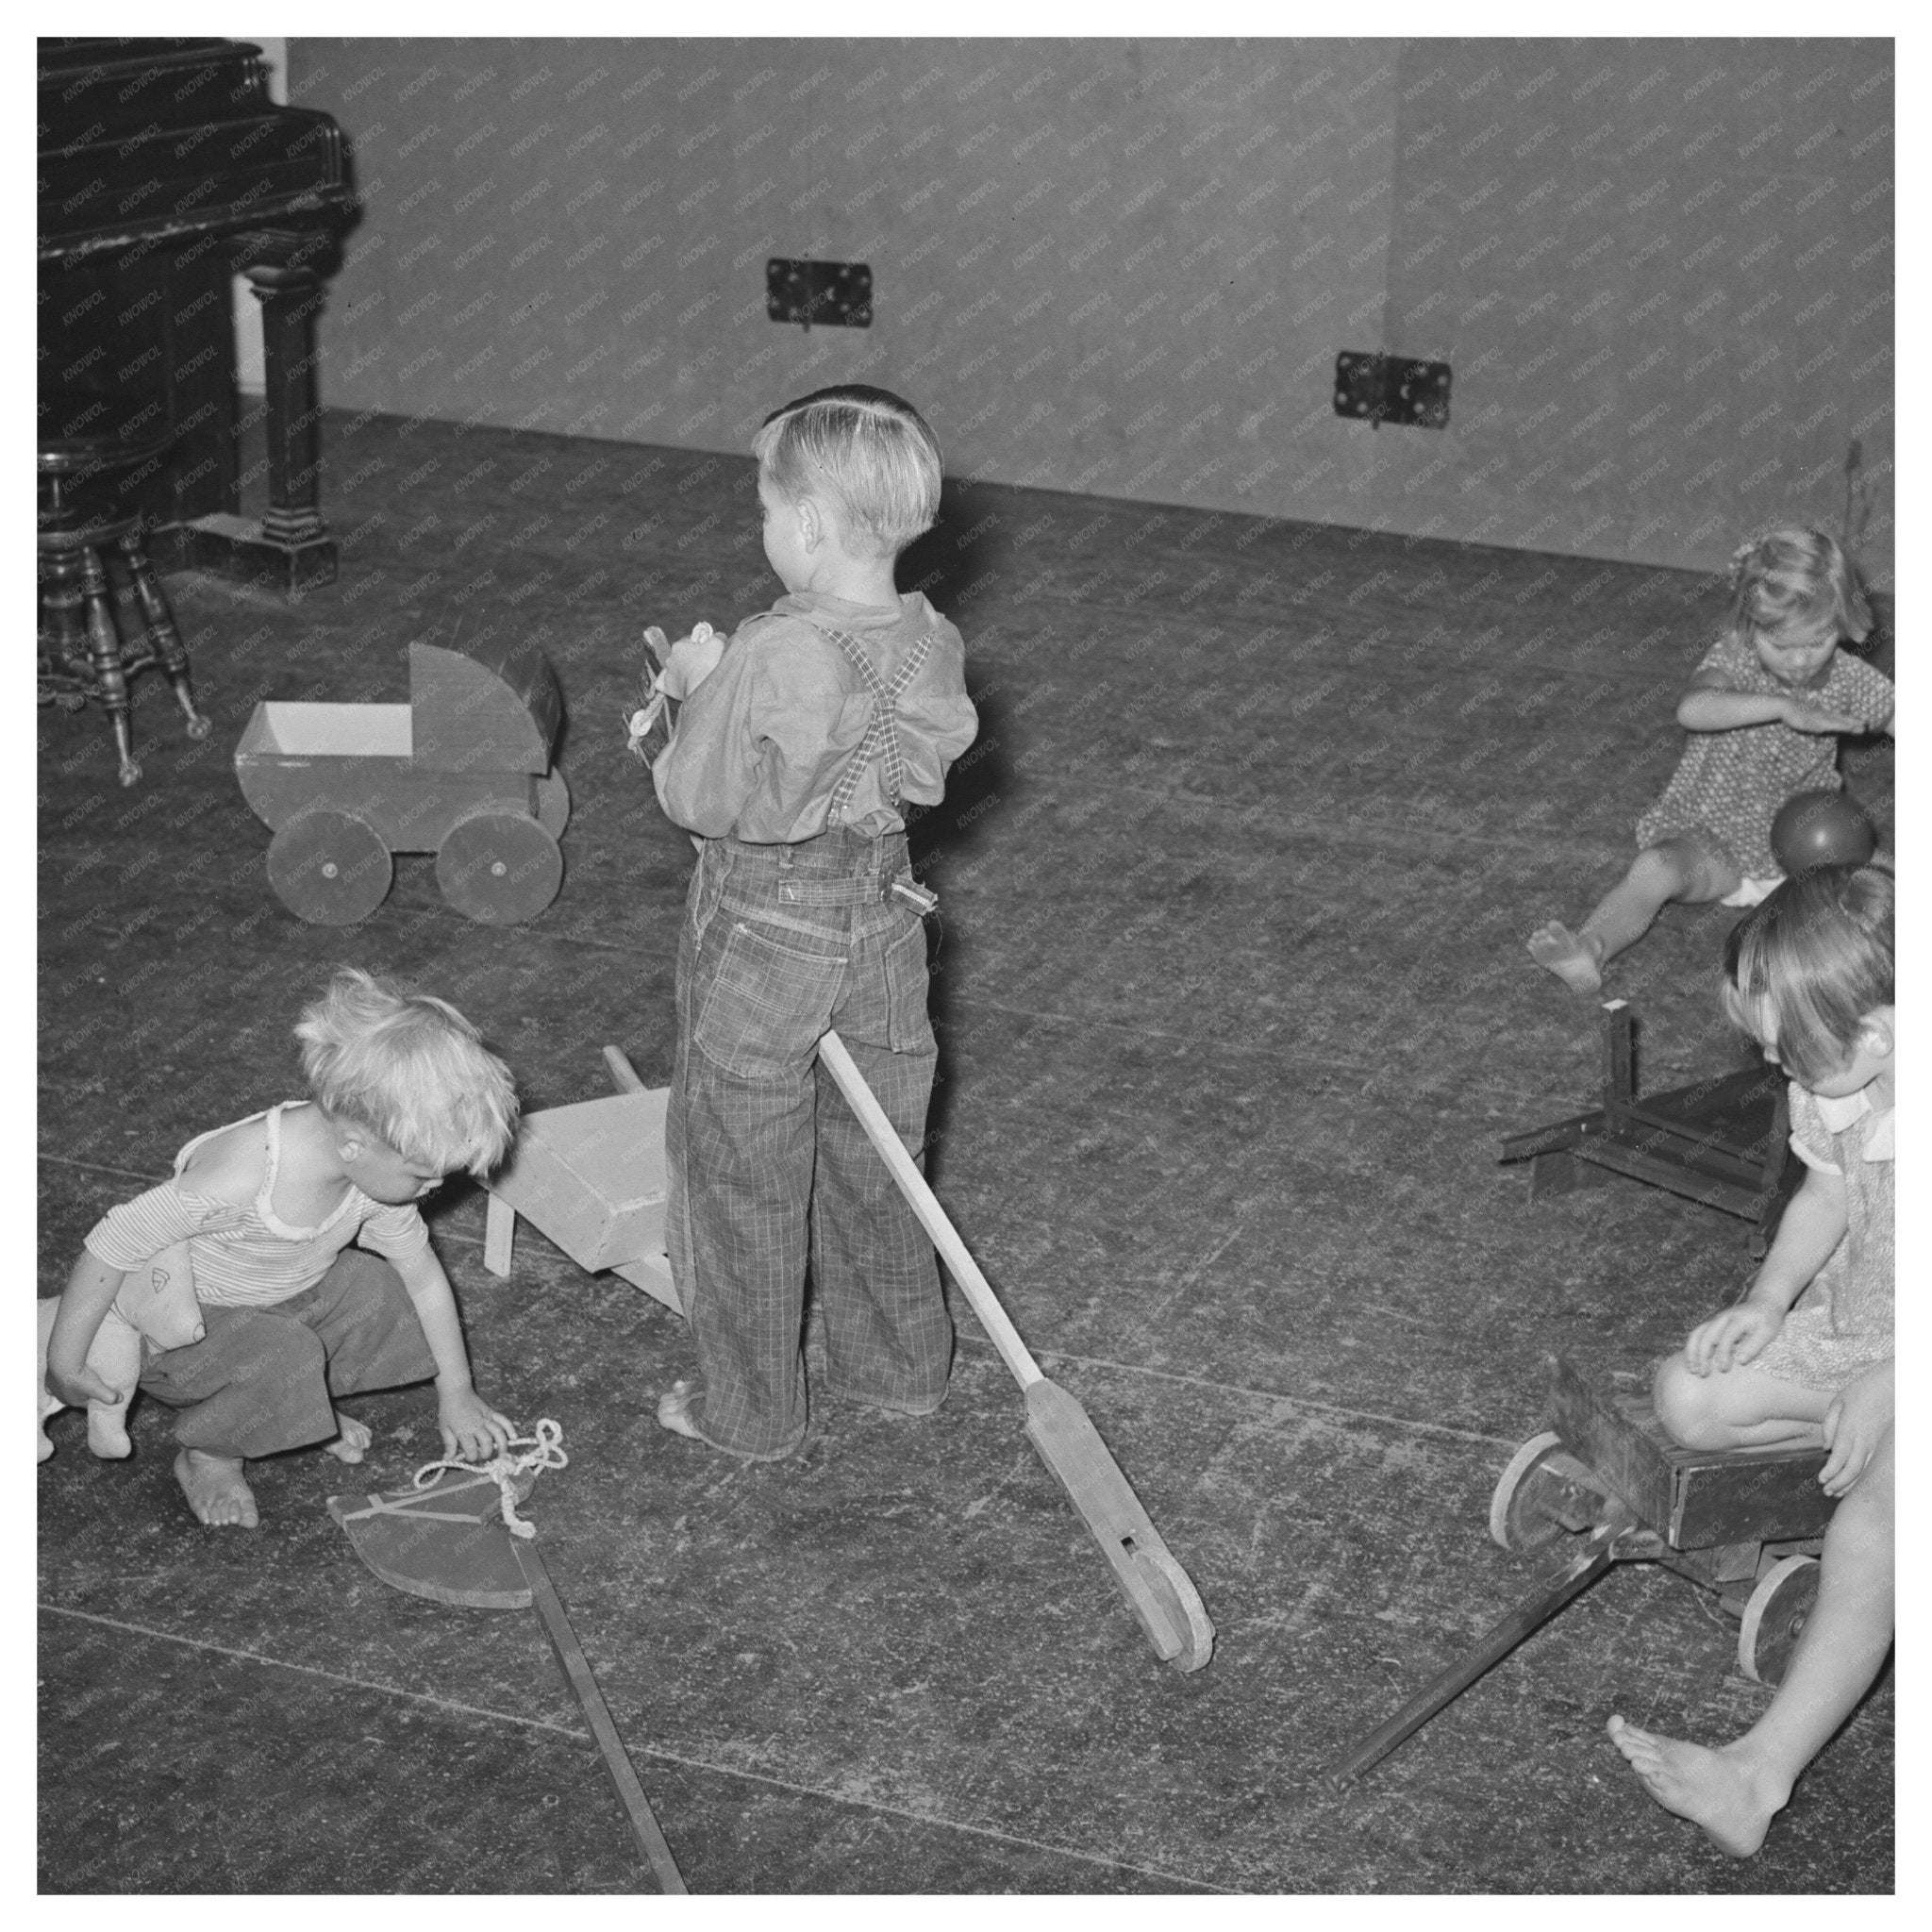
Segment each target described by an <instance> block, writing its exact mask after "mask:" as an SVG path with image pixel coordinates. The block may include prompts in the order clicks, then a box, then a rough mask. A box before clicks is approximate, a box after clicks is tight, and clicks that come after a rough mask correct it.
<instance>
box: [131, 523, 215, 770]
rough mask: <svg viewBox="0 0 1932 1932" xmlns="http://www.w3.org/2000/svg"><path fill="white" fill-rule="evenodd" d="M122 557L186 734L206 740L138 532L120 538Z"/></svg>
mask: <svg viewBox="0 0 1932 1932" xmlns="http://www.w3.org/2000/svg"><path fill="white" fill-rule="evenodd" d="M121 554H122V556H123V557H125V558H126V559H127V574H128V575H129V576H131V577H132V578H133V579H134V594H135V596H136V597H137V598H138V599H139V600H140V602H141V614H142V617H143V618H144V619H145V620H146V623H147V627H148V633H149V635H150V636H151V637H153V639H154V641H155V647H156V649H157V650H158V652H159V654H160V659H161V669H162V670H163V671H165V672H166V673H167V674H168V682H169V683H170V684H172V685H173V686H174V687H175V702H176V703H177V704H178V705H179V706H180V707H181V709H182V712H183V714H184V715H185V716H186V718H187V720H188V735H189V737H190V738H206V737H207V736H208V720H207V719H206V718H204V717H203V716H202V715H201V713H200V712H199V711H197V710H196V709H195V708H194V692H193V691H192V689H191V688H190V685H189V682H188V651H187V648H186V647H185V646H184V645H183V643H182V641H181V633H180V631H179V630H177V629H176V628H175V612H174V608H173V607H172V606H171V605H170V604H169V602H168V593H167V592H166V591H164V590H162V589H161V579H160V576H159V575H158V573H157V571H156V570H155V567H154V562H153V560H152V559H151V558H149V556H148V554H147V548H146V546H145V545H144V544H143V543H142V541H141V532H140V531H139V530H138V529H135V530H129V531H128V532H127V533H126V534H125V536H124V537H123V538H122V539H121Z"/></svg>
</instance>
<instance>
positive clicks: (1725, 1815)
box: [1609, 1717, 1791, 1858]
mask: <svg viewBox="0 0 1932 1932" xmlns="http://www.w3.org/2000/svg"><path fill="white" fill-rule="evenodd" d="M1609 1732H1610V1740H1611V1742H1613V1743H1614V1744H1615V1745H1616V1747H1617V1749H1618V1750H1619V1751H1621V1752H1622V1753H1623V1754H1624V1757H1626V1758H1627V1759H1628V1760H1629V1763H1630V1768H1631V1770H1633V1771H1634V1772H1635V1773H1636V1774H1637V1775H1638V1776H1639V1777H1641V1779H1642V1780H1643V1788H1644V1790H1647V1791H1648V1792H1649V1793H1650V1795H1651V1796H1652V1797H1653V1798H1655V1799H1656V1800H1657V1803H1658V1804H1659V1805H1661V1806H1662V1807H1664V1809H1665V1810H1666V1811H1674V1812H1675V1813H1676V1815H1677V1816H1678V1817H1679V1818H1688V1819H1689V1820H1690V1821H1691V1824H1696V1825H1701V1826H1702V1827H1703V1829H1704V1834H1705V1836H1706V1837H1707V1838H1708V1839H1709V1840H1710V1841H1711V1843H1712V1844H1714V1845H1715V1846H1716V1847H1717V1848H1718V1850H1719V1851H1721V1852H1728V1853H1729V1854H1730V1855H1731V1857H1734V1858H1748V1857H1750V1856H1751V1855H1752V1854H1753V1853H1754V1852H1755V1851H1757V1848H1758V1846H1759V1845H1761V1844H1762V1843H1763V1842H1764V1834H1765V1833H1766V1831H1768V1830H1769V1829H1770V1827H1771V1821H1772V1819H1773V1818H1774V1817H1775V1816H1776V1815H1777V1813H1778V1812H1780V1811H1782V1810H1783V1809H1784V1807H1785V1806H1786V1805H1787V1804H1788V1803H1789V1802H1790V1795H1791V1790H1790V1786H1789V1785H1783V1786H1780V1785H1779V1784H1778V1782H1777V1780H1776V1779H1774V1778H1771V1777H1768V1776H1767V1775H1766V1774H1764V1773H1763V1772H1762V1771H1761V1770H1759V1769H1758V1768H1757V1766H1756V1765H1754V1764H1753V1763H1752V1762H1751V1761H1750V1760H1749V1759H1748V1758H1746V1757H1740V1755H1738V1753H1737V1751H1736V1749H1735V1747H1733V1748H1731V1749H1727V1750H1718V1751H1712V1750H1709V1749H1707V1747H1706V1746H1704V1745H1702V1744H1687V1743H1685V1742H1684V1741H1683V1740H1681V1739H1677V1738H1659V1737H1657V1736H1656V1735H1655V1734H1654V1733H1652V1732H1650V1731H1641V1730H1639V1729H1638V1728H1637V1726H1636V1725H1635V1724H1625V1723H1624V1720H1623V1719H1622V1718H1621V1717H1613V1718H1611V1720H1610V1723H1609Z"/></svg>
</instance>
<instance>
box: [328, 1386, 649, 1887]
mask: <svg viewBox="0 0 1932 1932" xmlns="http://www.w3.org/2000/svg"><path fill="white" fill-rule="evenodd" d="M569 1460H570V1457H567V1456H566V1455H565V1454H564V1453H563V1431H562V1429H561V1428H559V1427H558V1424H556V1423H554V1422H551V1421H549V1420H547V1419H546V1420H544V1421H542V1422H540V1423H539V1424H537V1433H536V1434H535V1435H534V1436H523V1437H518V1438H516V1439H515V1440H514V1441H512V1442H511V1443H510V1446H509V1448H508V1449H507V1450H506V1451H504V1452H503V1454H501V1455H499V1456H497V1457H493V1458H492V1459H491V1461H489V1462H487V1463H481V1464H474V1463H467V1462H455V1461H443V1462H431V1463H425V1465H424V1467H423V1468H421V1469H419V1470H418V1471H417V1472H416V1480H415V1483H414V1485H413V1486H412V1487H411V1488H409V1489H407V1490H397V1491H392V1492H391V1493H389V1494H383V1495H378V1494H370V1495H363V1496H331V1497H330V1498H329V1499H328V1513H329V1514H330V1515H331V1516H332V1517H334V1518H335V1520H336V1522H337V1523H338V1524H340V1525H341V1528H342V1530H343V1531H344V1532H345V1533H346V1534H347V1536H348V1539H349V1541H350V1542H351V1543H353V1544H354V1545H355V1549H356V1554H357V1555H358V1557H361V1558H362V1560H363V1561H364V1562H365V1563H367V1564H368V1565H369V1567H370V1568H371V1569H372V1570H374V1571H375V1574H377V1575H378V1576H379V1577H381V1578H382V1580H383V1581H384V1582H385V1583H389V1584H393V1585H394V1586H395V1588H396V1589H398V1590H406V1591H408V1592H409V1593H410V1595H412V1596H422V1597H427V1598H429V1600H430V1601H431V1602H432V1603H440V1604H459V1605H463V1606H466V1607H470V1608H474V1609H486V1610H522V1609H527V1608H529V1607H530V1606H531V1604H533V1603H534V1604H535V1605H536V1607H537V1609H538V1613H539V1614H540V1615H541V1617H542V1619H543V1627H544V1630H545V1631H546V1632H547V1633H548V1635H549V1638H550V1647H551V1648H552V1649H553V1650H554V1651H555V1652H556V1653H557V1661H558V1664H559V1665H560V1666H561V1667H562V1670H563V1674H564V1680H565V1681H566V1682H567V1683H568V1684H569V1685H570V1688H571V1691H572V1694H573V1695H574V1696H575V1698H576V1700H577V1704H578V1707H580V1708H581V1709H582V1711H583V1713H584V1716H585V1718H586V1720H587V1721H588V1722H589V1724H590V1726H591V1736H592V1737H593V1738H594V1739H595V1740H596V1743H597V1749H598V1751H599V1752H600V1753H601V1754H602V1756H603V1758H604V1769H605V1770H606V1771H607V1772H608V1774H609V1776H610V1782H611V1784H612V1785H613V1786H614V1787H615V1788H616V1790H617V1795H618V1799H619V1802H620V1803H622V1805H623V1806H624V1809H625V1818H626V1819H627V1820H628V1822H629V1824H630V1828H631V1833H632V1836H633V1837H634V1838H635V1839H636V1840H637V1842H638V1849H639V1851H641V1853H642V1854H643V1857H644V1861H645V1862H646V1863H647V1864H648V1865H649V1866H650V1868H651V1871H652V1872H653V1874H655V1875H656V1877H657V1881H658V1890H660V1891H665V1892H682V1891H684V1890H686V1888H685V1883H684V1880H683V1878H682V1877H681V1876H680V1875H679V1874H678V1870H677V1864H676V1861H675V1859H674V1858H673V1857H672V1856H671V1847H670V1846H669V1845H668V1844H666V1843H665V1842H664V1834H663V1833H662V1832H661V1831H659V1830H658V1821H657V1819H656V1818H655V1817H653V1816H652V1814H651V1807H650V1804H649V1802H648V1801H647V1800H646V1798H645V1797H644V1792H643V1787H642V1786H641V1785H640V1784H639V1783H638V1779H637V1773H636V1772H635V1771H634V1770H633V1769H632V1768H631V1761H630V1758H629V1757H627V1756H626V1755H625V1748H624V1742H623V1740H622V1739H620V1738H619V1737H618V1735H617V1726H616V1725H615V1724H613V1723H612V1722H611V1720H610V1708H609V1707H608V1705H607V1704H606V1703H605V1702H604V1693H603V1692H602V1691H599V1690H598V1689H597V1680H596V1678H595V1677H594V1676H593V1675H592V1674H591V1665H590V1660H589V1659H588V1658H587V1657H585V1656H584V1652H583V1647H582V1645H580V1644H579V1643H578V1642H577V1640H576V1633H575V1631H574V1630H572V1628H571V1626H570V1619H569V1618H568V1617H567V1616H566V1615H565V1614H564V1608H563V1603H562V1601H561V1599H560V1598H559V1597H558V1594H557V1590H556V1587H555V1585H553V1584H552V1582H551V1581H550V1573H549V1571H548V1570H547V1569H546V1568H545V1567H544V1563H543V1557H542V1553H541V1551H540V1550H539V1549H538V1547H537V1525H536V1524H533V1523H528V1522H525V1519H524V1518H523V1517H521V1516H519V1515H518V1514H517V1505H518V1504H519V1503H521V1502H524V1501H525V1500H526V1499H527V1498H528V1496H529V1494H530V1491H531V1490H532V1489H534V1488H535V1487H536V1481H537V1477H538V1475H539V1474H541V1472H542V1471H544V1470H546V1469H561V1468H563V1467H564V1466H565V1465H566V1464H567V1463H568V1462H569Z"/></svg>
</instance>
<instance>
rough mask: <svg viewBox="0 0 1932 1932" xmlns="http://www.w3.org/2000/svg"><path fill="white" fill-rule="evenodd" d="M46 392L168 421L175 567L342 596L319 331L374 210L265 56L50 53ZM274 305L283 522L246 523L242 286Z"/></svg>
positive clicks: (151, 515) (214, 51) (44, 50)
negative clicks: (366, 212) (329, 493)
mask: <svg viewBox="0 0 1932 1932" xmlns="http://www.w3.org/2000/svg"><path fill="white" fill-rule="evenodd" d="M39 81H40V138H39V145H40V190H39V193H40V288H39V302H40V342H39V351H40V388H41V389H42V391H43V392H45V391H70V392H71V391H75V390H83V391H108V392H111V393H115V394H118V395H122V396H125V397H129V398H131V399H134V400H136V401H138V402H140V403H143V404H144V403H147V402H154V403H156V404H158V407H159V408H162V409H164V410H165V411H166V420H167V421H168V423H169V424H170V425H172V427H173V429H174V431H175V442H174V446H173V449H172V451H171V454H170V458H169V461H168V462H167V464H166V465H165V466H164V467H163V468H162V469H160V470H159V471H158V474H157V475H154V476H153V477H152V478H151V479H149V480H148V481H147V482H146V483H145V484H143V485H142V494H141V496H140V498H139V508H140V509H141V511H142V516H143V520H144V521H145V522H146V523H147V524H148V525H149V527H150V538H149V544H150V549H151V550H152V551H153V552H154V553H155V554H156V556H157V559H158V561H159V562H161V564H162V565H163V567H164V568H165V567H168V566H169V565H171V564H172V565H174V566H176V567H178V566H185V565H197V566H199V567H201V568H204V569H212V570H219V571H222V572H225V573H226V574H228V575H240V576H245V577H249V578H252V579H258V580H260V579H266V580H268V581H271V582H274V583H276V584H278V585H279V586H280V587H281V588H282V589H283V590H284V591H291V592H293V591H299V590H300V589H301V588H302V587H304V586H305V585H308V584H313V583H320V582H327V581H328V580H330V579H331V578H333V577H334V575H335V572H336V546H335V543H334V541H333V540H332V539H331V538H330V537H329V535H328V530H327V526H326V525H325V523H324V522H323V517H322V509H321V504H320V501H319V488H318V485H319V460H320V458H319V451H320V439H319V437H318V435H317V409H316V402H315V393H316V388H315V375H314V354H313V340H314V318H315V315H316V312H317V310H318V309H319V308H320V307H321V305H322V301H323V277H324V276H325V275H326V274H327V273H328V271H329V269H330V268H331V267H332V266H333V264H334V260H335V256H336V252H337V248H338V245H339V243H340V241H341V235H342V233H343V231H344V230H345V229H346V227H347V226H348V225H349V223H350V222H351V220H352V219H353V217H354V212H355V207H356V203H355V196H354V195H353V193H352V192H351V191H350V188H349V185H348V180H347V175H346V170H345V167H344V162H343V152H342V136H341V128H340V127H339V126H338V125H336V123H335V122H334V121H333V120H331V119H330V118H329V116H328V115H326V114H324V113H320V112H317V111H315V110H314V109H312V108H285V107H279V106H277V105H276V104H275V102H274V101H272V100H271V99H270V98H269V94H268V86H267V72H266V70H265V69H264V67H263V66H262V63H261V49H260V48H259V47H258V46H254V45H251V44H250V43H249V42H245V41H222V40H119V41H113V40H43V41H42V42H40V51H39ZM237 272H240V273H241V274H242V275H246V276H247V277H248V280H249V283H250V285H251V286H252V288H253V291H254V293H255V295H256V297H257V299H258V300H259V302H260V303H261V307H262V346H263V363H264V373H265V376H266V387H267V395H266V406H265V414H266V429H267V438H268V456H267V471H268V475H267V486H268V488H267V494H268V508H267V510H266V512H265V513H264V514H263V515H262V516H261V517H260V518H258V519H256V518H243V517H242V515H241V514H240V511H241V508H242V488H241V486H242V476H241V472H240V464H239V460H238V455H237V452H238V448H239V438H240V436H241V433H242V429H243V428H244V427H246V426H247V424H246V423H245V422H244V421H243V420H242V418H241V417H240V416H239V413H238V408H237V398H236V391H235V342H234V328H233V322H232V312H231V308H230V301H229V289H230V286H231V277H232V275H234V274H235V273H237Z"/></svg>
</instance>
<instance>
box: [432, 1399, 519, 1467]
mask: <svg viewBox="0 0 1932 1932" xmlns="http://www.w3.org/2000/svg"><path fill="white" fill-rule="evenodd" d="M436 1422H437V1426H438V1427H439V1428H440V1429H441V1431H442V1453H443V1454H444V1455H445V1456H447V1457H451V1458H452V1459H455V1458H457V1457H460V1458H461V1459H462V1460H463V1461H465V1462H487V1461H488V1460H489V1459H490V1458H491V1457H492V1456H494V1455H495V1454H496V1453H497V1451H498V1450H499V1449H505V1448H508V1446H509V1439H510V1438H511V1437H512V1436H514V1435H515V1434H516V1432H517V1430H516V1424H514V1423H513V1422H511V1421H510V1419H509V1418H508V1416H507V1415H498V1414H497V1412H496V1411H495V1410H494V1409H493V1408H491V1407H490V1405H489V1404H488V1403H487V1402H485V1401H484V1400H483V1398H482V1397H481V1396H480V1395H478V1394H477V1393H476V1391H475V1390H474V1389H439V1390H438V1391H437V1392H436Z"/></svg>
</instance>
